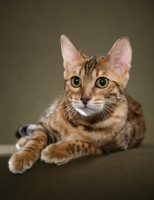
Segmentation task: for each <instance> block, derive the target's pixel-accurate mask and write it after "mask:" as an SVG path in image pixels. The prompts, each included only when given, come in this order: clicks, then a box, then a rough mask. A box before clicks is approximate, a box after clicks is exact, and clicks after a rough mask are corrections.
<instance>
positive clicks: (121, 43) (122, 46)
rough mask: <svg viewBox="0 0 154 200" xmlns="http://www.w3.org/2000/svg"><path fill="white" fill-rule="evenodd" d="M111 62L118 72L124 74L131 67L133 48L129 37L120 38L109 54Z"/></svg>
mask: <svg viewBox="0 0 154 200" xmlns="http://www.w3.org/2000/svg"><path fill="white" fill-rule="evenodd" d="M108 56H109V60H110V63H111V65H112V67H113V68H114V69H115V70H116V72H117V73H118V74H120V75H123V74H124V73H125V72H126V71H127V70H129V68H130V67H131V56H132V49H131V46H130V42H129V39H128V38H126V37H124V38H121V39H120V40H118V41H117V42H116V43H115V45H114V46H113V48H112V49H111V51H110V52H109V54H108Z"/></svg>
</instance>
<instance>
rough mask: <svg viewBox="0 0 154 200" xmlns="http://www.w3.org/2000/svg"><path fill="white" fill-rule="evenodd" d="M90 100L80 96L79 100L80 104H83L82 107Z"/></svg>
mask: <svg viewBox="0 0 154 200" xmlns="http://www.w3.org/2000/svg"><path fill="white" fill-rule="evenodd" d="M90 99H91V98H90V97H88V96H82V97H81V98H80V100H81V101H82V103H83V104H84V105H86V104H87V102H88V101H89V100H90Z"/></svg>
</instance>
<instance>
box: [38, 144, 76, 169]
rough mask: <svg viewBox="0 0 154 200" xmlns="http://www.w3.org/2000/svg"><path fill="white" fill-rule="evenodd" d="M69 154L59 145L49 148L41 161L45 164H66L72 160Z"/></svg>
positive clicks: (43, 153) (45, 150)
mask: <svg viewBox="0 0 154 200" xmlns="http://www.w3.org/2000/svg"><path fill="white" fill-rule="evenodd" d="M71 158H72V157H71V156H70V155H69V154H68V152H67V151H66V150H65V149H64V148H62V147H61V146H60V145H58V144H51V145H50V146H47V147H46V148H45V149H44V150H43V151H42V154H41V160H42V161H44V162H45V163H50V164H51V163H54V164H57V165H61V164H64V163H66V162H68V161H69V160H71Z"/></svg>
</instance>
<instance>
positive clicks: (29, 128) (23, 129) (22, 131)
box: [16, 124, 37, 138]
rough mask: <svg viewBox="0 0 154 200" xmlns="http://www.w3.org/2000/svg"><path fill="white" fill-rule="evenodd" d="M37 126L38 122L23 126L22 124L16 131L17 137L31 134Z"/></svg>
mask: <svg viewBox="0 0 154 200" xmlns="http://www.w3.org/2000/svg"><path fill="white" fill-rule="evenodd" d="M36 127H37V125H36V124H25V125H23V126H20V127H19V128H18V130H17V132H16V136H17V138H21V137H23V136H31V135H32V134H33V132H34V130H35V129H36Z"/></svg>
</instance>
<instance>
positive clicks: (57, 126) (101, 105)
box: [9, 36, 145, 173]
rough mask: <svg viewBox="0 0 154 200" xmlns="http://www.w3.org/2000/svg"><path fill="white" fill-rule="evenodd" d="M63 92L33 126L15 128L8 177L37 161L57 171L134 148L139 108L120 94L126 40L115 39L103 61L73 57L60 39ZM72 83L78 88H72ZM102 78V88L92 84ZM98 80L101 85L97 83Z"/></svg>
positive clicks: (140, 132)
mask: <svg viewBox="0 0 154 200" xmlns="http://www.w3.org/2000/svg"><path fill="white" fill-rule="evenodd" d="M61 45H62V56H63V59H64V68H65V71H64V82H65V92H64V94H63V96H61V97H60V98H59V99H57V100H56V101H55V102H54V103H53V104H52V105H51V106H50V107H49V108H48V109H47V110H46V111H45V112H44V114H43V115H42V116H41V117H40V119H39V121H38V123H37V124H36V125H25V126H22V127H20V128H19V130H18V135H20V136H21V139H19V141H18V143H17V147H18V148H19V149H20V150H19V151H18V152H17V153H16V154H14V155H13V156H12V157H11V159H10V161H9V169H10V171H12V172H13V173H23V172H24V171H26V170H27V169H30V168H31V167H32V165H33V164H34V163H35V161H36V160H38V159H39V158H41V160H42V161H44V162H46V163H55V164H57V165H60V164H63V163H66V162H68V161H69V160H71V159H73V158H77V157H81V156H85V155H90V154H102V153H104V152H114V151H119V150H126V149H129V148H132V147H136V146H139V145H140V143H141V142H142V140H143V138H144V132H145V123H144V118H143V114H142V110H141V105H140V104H139V103H137V102H136V101H135V100H133V99H132V98H131V97H130V96H128V95H126V94H125V88H126V85H127V82H128V79H129V69H130V67H131V64H130V62H131V46H130V42H129V39H128V38H126V37H123V38H121V39H120V40H118V42H117V43H116V44H115V45H114V46H113V48H112V49H111V51H110V52H109V54H108V55H107V56H106V57H99V56H92V57H87V56H85V55H83V54H81V53H79V52H78V51H77V50H76V48H75V47H74V45H73V44H72V43H71V42H70V40H69V39H68V38H66V36H62V37H61ZM73 77H78V79H77V81H80V82H79V83H81V84H80V85H79V87H74V86H73V85H72V78H73ZM101 77H103V78H104V77H105V80H106V82H107V83H108V84H107V85H105V87H103V88H100V87H98V85H97V84H96V83H97V81H98V80H99V78H101ZM103 80H104V79H103Z"/></svg>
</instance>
